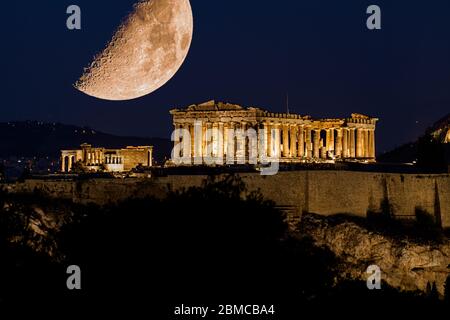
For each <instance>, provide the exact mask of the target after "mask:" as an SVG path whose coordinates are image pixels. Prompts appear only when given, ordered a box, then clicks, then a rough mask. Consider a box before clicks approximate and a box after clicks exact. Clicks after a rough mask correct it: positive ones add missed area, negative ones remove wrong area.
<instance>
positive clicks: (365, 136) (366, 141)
mask: <svg viewBox="0 0 450 320" xmlns="http://www.w3.org/2000/svg"><path fill="white" fill-rule="evenodd" d="M362 137H363V144H362V146H363V148H362V156H363V158H368V157H369V132H368V131H367V130H366V129H363V131H362Z"/></svg>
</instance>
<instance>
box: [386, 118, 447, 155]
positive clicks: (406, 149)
mask: <svg viewBox="0 0 450 320" xmlns="http://www.w3.org/2000/svg"><path fill="white" fill-rule="evenodd" d="M421 140H422V142H423V141H429V140H432V141H433V142H435V143H438V144H439V143H440V144H447V143H450V114H448V115H446V116H445V117H443V118H442V119H440V120H438V121H436V123H434V124H433V125H432V126H431V127H430V128H428V129H427V130H426V132H425V133H424V135H423V136H422V137H421V138H419V139H418V140H417V141H414V142H410V143H406V144H404V145H401V146H399V147H397V148H395V149H394V150H392V151H389V152H386V153H385V154H383V155H381V156H379V157H378V159H377V160H378V161H380V162H392V163H413V162H416V161H417V160H418V158H420V157H419V152H420V151H419V149H420V147H419V144H420V141H421ZM445 149H446V150H448V149H449V147H446V148H445Z"/></svg>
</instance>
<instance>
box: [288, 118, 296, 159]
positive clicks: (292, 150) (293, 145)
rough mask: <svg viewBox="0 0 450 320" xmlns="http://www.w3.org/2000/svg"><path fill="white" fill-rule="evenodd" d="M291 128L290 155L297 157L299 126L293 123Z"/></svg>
mask: <svg viewBox="0 0 450 320" xmlns="http://www.w3.org/2000/svg"><path fill="white" fill-rule="evenodd" d="M289 129H290V133H291V138H290V140H291V143H290V148H289V151H290V152H289V156H290V157H291V158H297V127H296V126H295V125H291V126H290V128H289Z"/></svg>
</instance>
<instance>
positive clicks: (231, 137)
mask: <svg viewBox="0 0 450 320" xmlns="http://www.w3.org/2000/svg"><path fill="white" fill-rule="evenodd" d="M227 131H228V134H227V137H228V138H227V164H234V163H235V161H236V148H235V147H236V145H235V143H236V135H235V124H234V123H233V122H230V124H229V127H228V130H227Z"/></svg>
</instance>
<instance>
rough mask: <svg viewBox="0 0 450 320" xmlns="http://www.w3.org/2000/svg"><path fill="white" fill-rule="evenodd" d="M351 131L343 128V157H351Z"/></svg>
mask: <svg viewBox="0 0 450 320" xmlns="http://www.w3.org/2000/svg"><path fill="white" fill-rule="evenodd" d="M348 136H349V132H348V129H347V128H342V158H348V157H349V150H348V141H349V137H348Z"/></svg>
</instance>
